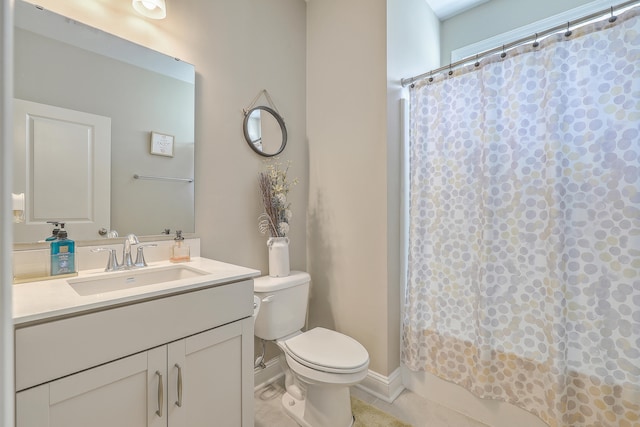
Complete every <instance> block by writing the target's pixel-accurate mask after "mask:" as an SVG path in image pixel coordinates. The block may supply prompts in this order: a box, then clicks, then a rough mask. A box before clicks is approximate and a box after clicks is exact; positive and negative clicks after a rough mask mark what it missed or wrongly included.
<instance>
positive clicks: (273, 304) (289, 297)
mask: <svg viewBox="0 0 640 427" xmlns="http://www.w3.org/2000/svg"><path fill="white" fill-rule="evenodd" d="M310 282H311V277H310V276H309V274H307V273H305V272H301V271H292V272H291V274H290V275H289V276H286V277H270V276H263V277H259V278H257V279H254V285H253V286H254V296H257V297H258V298H259V299H260V306H259V310H258V314H257V316H256V319H255V332H254V334H255V336H257V337H258V338H262V339H263V340H268V341H275V343H276V344H277V345H278V347H279V348H280V350H281V351H282V355H281V356H280V362H281V364H282V368H283V371H284V374H285V388H286V392H285V393H284V395H283V396H282V406H283V407H284V410H285V411H286V412H287V414H288V415H289V416H290V417H292V418H293V419H294V420H295V421H296V422H297V423H298V424H299V425H301V426H303V427H350V426H352V425H353V422H354V418H353V414H352V413H351V399H350V393H349V387H350V386H352V385H355V384H357V383H359V382H360V381H362V380H363V379H364V378H365V377H366V376H367V372H368V367H369V353H368V352H367V350H366V349H365V348H364V347H363V346H362V344H360V343H359V342H358V341H356V340H354V339H353V338H351V337H349V336H347V335H344V334H341V333H339V332H336V331H332V330H329V329H325V328H314V329H311V330H309V331H307V332H302V328H303V327H304V324H305V319H306V314H307V303H308V297H309V284H310Z"/></svg>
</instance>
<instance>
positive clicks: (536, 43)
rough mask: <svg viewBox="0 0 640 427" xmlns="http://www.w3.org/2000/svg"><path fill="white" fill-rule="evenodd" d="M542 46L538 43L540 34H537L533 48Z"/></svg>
mask: <svg viewBox="0 0 640 427" xmlns="http://www.w3.org/2000/svg"><path fill="white" fill-rule="evenodd" d="M538 46H540V43H538V33H536V39H535V40H534V41H533V47H538Z"/></svg>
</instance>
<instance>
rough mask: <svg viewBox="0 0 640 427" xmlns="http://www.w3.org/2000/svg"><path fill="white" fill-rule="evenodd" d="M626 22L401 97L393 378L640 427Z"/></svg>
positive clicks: (634, 166) (630, 31)
mask: <svg viewBox="0 0 640 427" xmlns="http://www.w3.org/2000/svg"><path fill="white" fill-rule="evenodd" d="M638 15H639V13H638V8H635V9H632V10H630V11H627V12H626V13H625V14H624V15H622V16H619V17H618V19H617V21H616V22H615V23H609V22H607V21H606V20H605V21H604V22H599V23H594V24H589V25H586V26H584V27H582V28H579V29H574V30H573V33H572V34H571V35H570V36H565V35H564V34H558V35H554V36H551V37H548V38H546V39H544V40H543V41H541V43H540V45H539V46H537V47H533V46H532V45H531V44H530V45H527V46H522V47H520V48H517V49H515V50H513V51H510V52H508V53H507V56H506V57H505V58H500V56H497V57H490V58H488V59H487V60H486V61H485V62H484V63H482V64H481V65H480V66H475V65H474V64H471V65H469V66H468V67H466V68H463V69H461V70H456V71H455V72H454V74H453V75H452V76H448V75H442V76H438V77H435V78H434V80H433V82H428V81H427V80H425V81H422V82H421V83H418V84H416V85H415V87H413V88H412V89H411V101H410V102H411V142H410V144H411V146H410V236H409V271H408V283H407V288H406V295H405V306H404V312H403V313H404V314H403V345H402V360H403V363H404V364H405V366H407V367H409V368H410V369H413V370H424V371H427V372H430V373H433V374H435V375H437V376H439V377H441V378H444V379H446V380H449V381H452V382H455V383H457V384H459V385H461V386H463V387H465V388H466V389H468V390H469V391H471V392H472V393H474V394H475V395H477V396H479V397H482V398H490V399H498V400H501V401H506V402H510V403H512V404H515V405H517V406H519V407H521V408H523V409H525V410H527V411H529V412H531V413H533V414H535V415H537V416H538V417H539V418H541V419H542V420H543V421H545V422H546V423H547V424H548V425H550V426H566V427H579V426H593V427H605V426H611V427H614V426H615V427H638V426H640V19H639V18H640V17H639V16H638Z"/></svg>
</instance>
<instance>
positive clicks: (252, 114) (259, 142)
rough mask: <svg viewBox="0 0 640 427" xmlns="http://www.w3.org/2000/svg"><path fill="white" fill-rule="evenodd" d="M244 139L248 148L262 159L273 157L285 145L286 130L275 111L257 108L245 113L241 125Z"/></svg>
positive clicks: (263, 107)
mask: <svg viewBox="0 0 640 427" xmlns="http://www.w3.org/2000/svg"><path fill="white" fill-rule="evenodd" d="M243 131H244V138H245V139H246V140H247V143H248V144H249V147H251V149H252V150H253V151H255V152H256V153H258V154H260V155H261V156H264V157H273V156H276V155H278V154H280V153H281V152H282V150H284V147H285V146H286V145H287V128H286V126H285V125H284V120H282V117H280V114H278V113H277V112H276V111H275V110H273V109H272V108H269V107H265V106H258V107H255V108H252V109H251V110H249V111H247V113H246V114H245V116H244V123H243Z"/></svg>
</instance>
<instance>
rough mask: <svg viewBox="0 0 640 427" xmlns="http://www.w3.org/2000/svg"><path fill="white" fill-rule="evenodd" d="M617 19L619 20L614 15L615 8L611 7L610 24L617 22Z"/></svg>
mask: <svg viewBox="0 0 640 427" xmlns="http://www.w3.org/2000/svg"><path fill="white" fill-rule="evenodd" d="M616 19H618V17H617V16H615V15H614V14H613V6H611V18H609V22H616Z"/></svg>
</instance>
